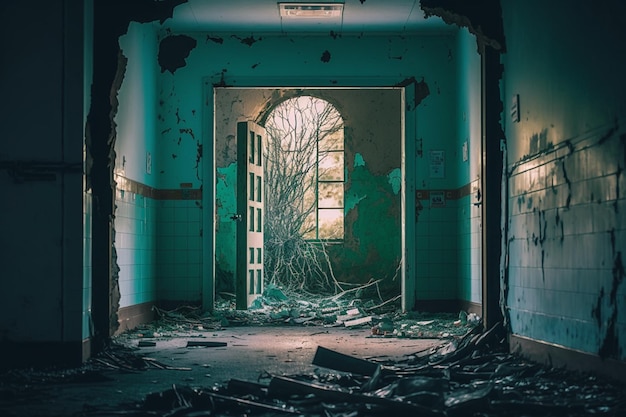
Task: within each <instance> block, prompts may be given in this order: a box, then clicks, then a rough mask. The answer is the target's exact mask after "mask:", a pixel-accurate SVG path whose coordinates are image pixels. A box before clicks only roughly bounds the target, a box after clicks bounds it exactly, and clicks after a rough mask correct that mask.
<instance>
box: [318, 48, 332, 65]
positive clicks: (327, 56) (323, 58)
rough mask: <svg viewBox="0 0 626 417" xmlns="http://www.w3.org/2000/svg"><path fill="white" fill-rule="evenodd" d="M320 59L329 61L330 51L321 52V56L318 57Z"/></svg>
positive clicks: (325, 61)
mask: <svg viewBox="0 0 626 417" xmlns="http://www.w3.org/2000/svg"><path fill="white" fill-rule="evenodd" d="M320 60H321V61H322V62H324V63H327V62H330V52H329V51H328V50H325V51H324V52H322V57H321V58H320Z"/></svg>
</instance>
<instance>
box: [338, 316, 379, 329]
mask: <svg viewBox="0 0 626 417" xmlns="http://www.w3.org/2000/svg"><path fill="white" fill-rule="evenodd" d="M371 322H372V316H368V317H362V318H360V319H354V320H349V321H344V322H343V325H344V326H346V327H352V326H360V325H361V324H367V323H371Z"/></svg>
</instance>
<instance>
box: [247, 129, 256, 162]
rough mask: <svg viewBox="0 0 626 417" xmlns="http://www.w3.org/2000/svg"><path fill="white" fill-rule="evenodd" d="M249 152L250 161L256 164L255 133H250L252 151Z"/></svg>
mask: <svg viewBox="0 0 626 417" xmlns="http://www.w3.org/2000/svg"><path fill="white" fill-rule="evenodd" d="M248 152H249V155H248V161H249V162H250V163H251V164H254V155H255V154H254V132H250V150H249V151H248Z"/></svg>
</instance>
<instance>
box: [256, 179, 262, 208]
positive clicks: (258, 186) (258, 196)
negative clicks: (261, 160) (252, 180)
mask: <svg viewBox="0 0 626 417" xmlns="http://www.w3.org/2000/svg"><path fill="white" fill-rule="evenodd" d="M261 178H263V177H261V176H260V175H259V176H258V177H256V201H258V202H259V203H260V202H261V191H263V185H262V183H261Z"/></svg>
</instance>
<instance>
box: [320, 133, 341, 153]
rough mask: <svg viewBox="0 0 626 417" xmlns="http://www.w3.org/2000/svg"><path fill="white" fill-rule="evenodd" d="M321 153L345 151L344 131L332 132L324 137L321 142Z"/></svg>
mask: <svg viewBox="0 0 626 417" xmlns="http://www.w3.org/2000/svg"><path fill="white" fill-rule="evenodd" d="M319 149H320V151H341V150H343V129H341V128H340V129H339V130H338V131H336V132H332V133H329V134H327V135H326V136H324V137H323V138H322V139H320V141H319Z"/></svg>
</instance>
